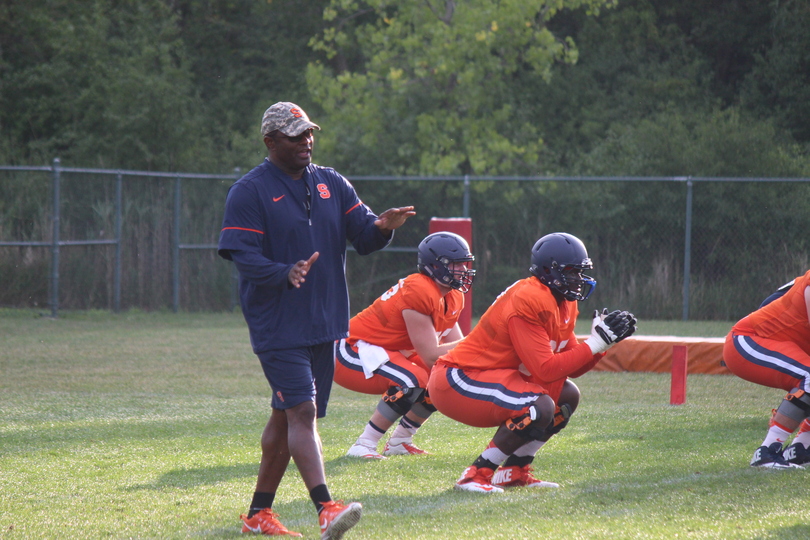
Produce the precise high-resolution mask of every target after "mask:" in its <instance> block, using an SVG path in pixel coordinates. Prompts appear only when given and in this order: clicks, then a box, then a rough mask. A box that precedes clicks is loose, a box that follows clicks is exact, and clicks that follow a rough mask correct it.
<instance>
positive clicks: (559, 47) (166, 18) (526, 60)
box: [0, 0, 810, 318]
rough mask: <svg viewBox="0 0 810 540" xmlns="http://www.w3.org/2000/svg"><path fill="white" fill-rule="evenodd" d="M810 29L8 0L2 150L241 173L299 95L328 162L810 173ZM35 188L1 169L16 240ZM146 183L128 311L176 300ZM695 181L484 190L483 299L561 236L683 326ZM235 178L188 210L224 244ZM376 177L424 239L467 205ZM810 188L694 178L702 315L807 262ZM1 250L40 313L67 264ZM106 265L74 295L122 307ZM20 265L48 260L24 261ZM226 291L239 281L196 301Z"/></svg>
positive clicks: (0, 219) (44, 231) (745, 7)
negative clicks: (413, 213)
mask: <svg viewBox="0 0 810 540" xmlns="http://www.w3.org/2000/svg"><path fill="white" fill-rule="evenodd" d="M808 23H810V4H808V3H807V2H804V1H800V0H786V1H780V2H759V1H757V0H717V1H713V2H706V1H698V0H684V1H682V2H676V3H672V2H667V1H665V0H619V1H615V0H541V1H534V2H527V1H526V0H506V1H504V0H501V1H497V2H496V1H494V0H468V1H465V2H458V1H455V0H397V1H394V0H363V1H361V0H264V1H257V0H137V1H136V0H87V1H85V2H71V1H69V0H43V1H41V2H36V3H33V4H32V3H30V2H23V1H22V0H4V1H3V2H2V3H0V164H7V165H48V164H50V163H51V160H52V159H53V158H54V157H59V158H60V159H61V163H62V165H64V166H67V167H101V168H110V169H115V168H120V169H129V170H151V171H183V172H194V173H218V174H234V168H236V167H238V168H239V169H240V170H242V171H246V170H249V169H250V168H251V167H253V166H255V165H256V164H258V163H259V162H260V161H261V159H263V157H264V156H265V155H266V151H265V149H264V147H263V145H262V142H261V140H260V135H259V121H260V118H261V115H262V113H263V111H264V110H265V109H266V108H267V107H268V106H269V105H270V104H272V103H274V102H276V101H282V100H283V101H293V102H296V103H298V104H299V105H301V106H302V107H304V108H305V109H306V110H307V112H308V113H309V114H310V116H311V118H312V119H313V120H314V121H315V122H317V123H318V124H319V125H321V127H322V128H323V130H322V131H321V132H319V133H318V134H317V136H316V142H315V152H314V160H315V162H317V163H319V164H322V165H328V166H334V167H335V168H336V169H337V170H338V171H340V172H342V173H343V174H345V175H347V176H361V175H403V176H408V175H425V176H429V175H473V176H492V175H500V176H512V175H518V176H519V175H524V176H628V177H632V176H699V177H779V178H796V177H808V176H810V174H809V171H810V167H809V165H810V162H809V161H808V144H810V127H808V126H810V80H808V79H810V37H808V36H809V35H810V30H808V28H810V24H808ZM19 180H20V179H19V178H18V179H16V180H13V181H0V238H2V239H7V240H9V239H11V240H29V239H46V238H47V237H48V235H49V225H48V222H47V215H46V214H47V208H46V207H45V206H44V205H43V204H42V200H41V193H42V192H43V191H42V189H47V182H44V183H43V182H42V181H38V182H27V181H19ZM146 185H147V183H146V182H144V183H143V185H139V187H135V186H134V185H133V186H132V187H129V188H125V196H127V197H129V198H130V199H129V201H128V202H127V203H126V204H127V206H126V208H125V212H126V215H125V221H126V223H125V234H130V235H131V238H133V242H132V245H133V246H135V247H133V248H132V253H131V254H130V255H127V256H129V257H131V259H130V260H131V261H132V262H131V264H129V265H128V266H127V268H128V271H129V272H131V275H130V276H128V277H127V276H125V279H129V280H130V281H131V289H130V293H129V294H130V297H128V298H131V300H129V302H130V304H129V305H138V303H139V302H141V303H143V302H146V304H142V305H143V306H144V307H146V308H149V309H153V308H158V307H159V306H160V305H165V304H161V302H163V300H162V298H163V297H164V296H165V294H164V292H165V286H164V285H162V284H160V285H156V283H158V281H159V280H163V281H162V282H161V283H163V282H165V281H166V275H165V274H166V272H167V271H168V270H166V269H164V268H162V267H161V270H160V271H159V272H157V273H155V272H153V274H154V275H150V273H149V270H148V269H149V268H153V269H155V268H158V267H159V263H158V262H159V261H166V260H168V258H169V254H167V253H164V251H165V249H168V248H167V246H168V245H169V242H168V238H169V237H168V235H169V234H170V230H169V228H168V227H167V223H168V220H169V217H168V214H165V212H167V211H168V210H167V209H166V208H164V207H165V206H166V201H167V200H168V199H167V196H166V194H165V193H164V190H165V189H167V187H166V186H163V185H162V184H160V183H159V182H156V183H154V187H150V188H148V189H147V188H146V187H143V186H146ZM681 187H682V186H675V185H661V186H657V187H656V188H655V189H646V188H645V189H640V188H639V185H638V184H637V183H633V182H623V183H622V182H614V183H608V182H598V183H592V182H573V183H572V182H568V183H566V182H547V183H539V184H531V183H521V182H515V183H510V182H485V181H479V182H476V183H475V184H474V185H473V197H472V203H471V216H472V217H473V227H474V234H473V236H474V246H473V247H474V249H475V250H476V251H477V257H478V261H477V266H478V268H480V269H481V270H482V272H481V281H480V282H479V284H478V285H477V287H478V286H480V289H476V290H480V291H481V293H480V295H479V296H477V297H476V305H477V306H479V307H478V311H480V310H483V309H484V308H485V307H486V303H487V302H488V300H489V299H491V298H492V297H494V295H495V294H497V292H499V291H500V290H502V288H503V287H504V286H506V285H508V284H509V282H510V280H513V279H516V278H518V277H521V275H523V274H524V272H523V270H525V268H524V266H526V264H525V260H524V259H525V258H526V253H528V249H529V247H530V244H531V242H532V239H536V238H537V237H539V236H540V235H542V234H545V233H546V232H551V230H566V231H568V232H571V233H573V234H576V235H577V236H580V237H581V238H583V240H585V242H586V244H587V245H589V246H592V249H593V251H594V259H595V261H596V262H597V269H600V268H601V270H599V271H601V272H602V274H601V276H600V274H599V273H598V272H597V275H596V277H597V278H598V279H600V280H601V281H600V289H599V291H598V294H599V295H600V296H601V295H604V296H601V297H602V298H604V299H605V300H606V301H607V300H611V301H614V300H615V301H619V300H624V299H626V298H629V299H631V301H630V303H631V304H633V306H634V309H635V310H636V312H637V313H639V314H640V315H642V316H644V315H645V311H646V312H647V313H649V314H650V315H654V316H657V317H675V318H677V317H678V316H679V315H680V289H679V288H680V283H681V282H682V279H683V276H682V275H679V273H680V272H681V271H682V270H683V262H682V259H681V258H680V257H681V253H682V247H683V237H682V236H681V235H682V231H683V230H684V223H683V209H684V191H683V189H681ZM226 188H227V186H220V187H219V188H218V189H217V190H216V195H215V196H214V195H213V192H212V191H211V190H210V188H204V187H200V188H193V187H191V186H189V187H188V188H184V189H186V190H187V191H184V193H185V194H186V195H187V197H188V200H189V201H193V204H194V208H191V207H186V208H184V212H186V213H187V214H188V218H189V219H192V218H193V217H194V216H197V217H199V219H200V220H201V222H200V223H201V224H200V225H199V226H198V227H197V228H196V229H195V232H194V234H195V241H200V242H216V236H217V233H218V227H217V223H218V222H219V220H220V218H219V216H220V213H221V210H222V202H223V200H222V197H223V193H224V192H222V190H223V189H226ZM127 189H128V190H129V191H126V190H127ZM195 189H198V191H194V190H195ZM361 189H362V190H363V191H362V192H361V196H362V197H363V198H364V199H365V200H367V202H369V203H370V204H371V205H372V208H375V209H378V210H381V209H384V208H385V207H388V206H392V205H400V204H411V203H413V204H416V205H417V206H418V209H419V210H421V212H422V213H420V216H419V217H418V220H416V221H415V225H414V228H415V230H414V232H413V238H411V236H410V235H407V234H404V235H400V237H401V238H400V239H401V240H406V241H408V242H410V244H408V245H411V246H412V245H414V244H415V242H418V240H419V238H420V237H421V236H420V235H421V234H423V233H424V232H426V230H427V220H428V219H429V218H430V216H431V215H438V216H451V215H460V212H461V207H460V204H459V201H460V196H459V195H460V193H461V191H460V190H461V187H460V185H459V184H458V183H457V182H456V183H442V182H428V183H416V184H412V183H408V182H396V183H383V185H375V186H372V185H371V184H370V183H363V185H361V186H359V187H358V190H361ZM109 190H110V186H109V185H108V184H103V183H102V184H101V185H99V184H94V183H93V182H90V181H89V180H87V181H79V182H73V183H70V186H69V187H66V193H65V197H66V201H67V200H69V201H68V202H66V204H67V205H68V207H69V212H66V213H65V214H64V215H63V227H64V228H65V229H66V230H72V231H75V234H76V235H78V236H79V237H85V236H87V235H88V234H93V235H97V236H98V237H99V238H104V237H108V236H109V234H110V231H111V227H110V223H109V220H110V215H109V212H106V211H105V210H104V209H105V208H108V207H109V204H110V203H109V197H110V192H109ZM806 195H807V189H806V187H804V186H794V185H790V186H789V187H788V185H787V184H785V183H767V184H766V183H751V184H721V183H718V184H700V185H698V186H696V187H695V208H694V215H695V224H694V227H695V228H696V231H695V238H694V240H693V241H694V245H693V250H694V252H695V253H694V256H693V263H692V272H693V273H694V276H693V278H692V283H693V287H694V288H695V289H696V293H698V294H697V296H698V297H699V298H702V302H704V305H703V307H701V309H700V311H699V315H698V316H699V318H700V317H703V318H733V317H735V316H738V315H740V316H741V315H743V314H744V312H745V310H746V309H747V307H749V306H750V307H755V306H754V305H753V304H754V303H755V302H756V299H757V298H758V297H759V296H760V295H762V294H764V293H766V292H767V291H768V290H769V289H770V288H771V287H775V286H778V285H780V284H781V283H782V282H783V280H786V279H788V278H790V277H794V276H792V275H791V273H797V272H799V271H801V270H802V268H804V267H805V266H806V265H807V257H806V254H807V253H808V246H807V242H806V240H805V239H804V235H802V234H801V231H806V230H807V227H808V226H810V223H808V220H810V208H808V205H810V197H808V196H806ZM212 196H213V200H212ZM164 214H165V215H164ZM420 220H422V221H420ZM127 226H130V227H132V229H131V232H129V233H127V232H126V231H127V229H126V227H127ZM84 231H89V232H84ZM65 234H66V235H69V234H68V233H67V232H66V233H65ZM66 237H67V236H66ZM18 251H19V253H18ZM23 251H24V252H25V253H22V252H23ZM66 251H67V250H66ZM12 252H14V253H12ZM0 255H2V256H0V267H1V268H2V269H3V274H4V275H5V276H15V277H13V279H10V278H4V281H5V282H6V283H9V284H11V283H17V285H14V286H9V287H8V288H7V289H6V291H5V292H4V294H3V299H2V303H4V304H7V305H26V303H27V302H30V300H29V299H30V298H31V297H32V295H31V294H30V291H32V290H33V288H36V286H35V283H34V281H35V282H36V283H39V284H40V289H41V286H42V284H44V283H46V281H47V280H41V279H39V278H38V277H37V278H36V279H35V278H34V277H32V276H47V262H48V259H47V254H46V253H45V252H44V251H42V252H37V251H36V250H33V251H32V250H22V249H18V248H3V250H0ZM71 257H74V258H71ZM195 257H198V256H197V255H195ZM96 258H97V259H96ZM104 259H105V256H104V254H101V253H100V254H94V255H92V256H89V255H87V254H75V255H74V254H68V253H66V254H65V256H64V263H63V264H65V265H67V266H69V267H71V268H73V267H75V268H77V269H81V271H77V272H76V273H75V274H76V276H80V277H81V280H79V281H82V282H84V281H87V282H88V284H82V283H78V284H77V285H76V287H77V288H76V292H75V293H73V294H74V295H75V302H76V305H77V306H80V307H104V303H105V302H106V303H107V304H109V296H110V293H109V279H107V278H108V277H109V275H108V274H109V272H110V269H109V268H107V267H105V268H106V269H105V270H104V271H103V274H104V275H99V276H94V275H93V274H92V273H91V272H90V269H91V268H99V267H102V266H103V265H104V264H105V263H103V260H104ZM199 259H200V262H199V263H196V262H195V263H192V262H190V259H189V261H187V262H185V263H184V264H186V265H190V266H189V267H188V269H187V270H188V273H190V274H193V275H195V276H202V275H204V274H206V273H207V272H209V269H210V268H211V266H210V264H211V263H212V262H216V257H215V256H213V258H212V257H209V255H205V256H203V255H202V254H200V255H199ZM93 260H96V262H97V264H94V263H92V261H93ZM763 260H767V261H769V263H768V264H769V268H771V269H772V270H771V271H770V272H767V273H766V274H765V275H764V276H763V275H761V274H759V273H758V271H757V270H756V269H757V268H760V267H761V264H762V261H763ZM21 261H22V263H21ZM150 261H151V262H150ZM156 261H158V262H156ZM412 262H413V261H410V260H408V261H407V264H406V263H392V264H393V266H392V267H386V268H385V269H383V268H382V267H383V266H385V265H384V263H383V259H382V258H380V259H379V261H377V260H375V261H371V262H365V261H364V262H361V263H357V267H356V268H354V267H351V266H352V265H353V264H355V263H354V262H352V261H350V272H351V273H352V274H353V275H355V276H358V279H360V280H364V279H365V278H364V277H361V276H367V275H368V274H369V267H368V265H378V264H379V265H380V268H379V269H377V270H375V268H376V266H374V267H372V268H371V273H372V274H374V273H375V272H376V274H375V275H377V276H378V277H379V284H377V283H376V282H374V283H366V282H365V281H362V283H363V284H364V285H366V284H367V285H368V286H369V287H372V286H373V287H377V286H382V285H383V284H384V282H385V281H386V280H387V279H390V277H391V276H393V275H395V274H401V273H402V272H403V271H412V269H413V265H412ZM23 263H24V265H28V267H29V268H34V269H36V271H31V272H28V273H20V274H15V273H14V271H15V269H16V268H18V267H19V266H20V265H21V264H23ZM71 265H73V266H71ZM156 265H157V266H156ZM141 266H142V267H143V268H142V270H138V269H139V268H140V267H141ZM774 268H777V270H773V269H774ZM215 273H216V274H217V276H216V277H215V278H212V279H215V280H219V281H222V282H223V283H224V285H223V286H221V287H220V286H219V285H216V286H214V285H213V284H212V285H211V286H206V287H195V286H194V285H193V284H192V282H188V283H186V282H184V283H185V285H184V287H185V288H186V289H184V290H188V291H192V292H193V294H194V295H195V296H194V298H195V300H194V302H195V303H194V305H195V306H198V307H200V308H203V309H206V308H212V307H213V308H218V307H221V306H223V305H225V304H227V302H228V301H229V298H228V294H227V290H228V280H229V279H230V275H229V272H228V269H227V268H226V267H222V268H218V269H217V270H216V272H215ZM63 274H65V275H68V274H70V272H67V271H64V270H63ZM26 276H27V277H26ZM66 279H69V278H66ZM76 279H77V280H78V279H79V278H78V277H77V278H76ZM184 279H186V274H184ZM375 279H377V278H375ZM32 280H33V281H32ZM155 280H158V281H155ZM90 282H92V284H89V283H90ZM605 286H607V287H609V288H607V289H606V288H605ZM212 288H216V289H217V290H220V289H221V290H222V291H225V292H221V293H218V294H219V295H220V296H218V297H217V298H216V299H215V300H214V301H211V300H209V299H206V298H203V297H202V296H199V295H200V294H202V292H204V291H205V290H210V289H212ZM66 290H67V289H66ZM86 290H92V291H95V292H94V294H96V296H97V300H93V299H91V297H90V296H88V295H87V294H85V293H83V292H82V291H86ZM369 290H370V291H371V292H370V293H369V294H372V296H373V293H374V292H381V291H376V290H371V289H369ZM189 294H191V293H189ZM35 296H37V297H38V298H39V299H40V300H39V301H41V299H42V298H43V297H45V296H46V295H45V291H42V290H39V292H38V293H37V294H36V295H35ZM732 297H733V298H735V299H734V300H733V301H732V302H730V303H729V302H728V301H727V299H729V298H732ZM371 299H373V298H371ZM367 300H368V301H370V299H366V298H362V299H361V301H360V303H357V302H355V307H362V303H364V302H366V301H367ZM212 302H213V303H212ZM99 303H101V306H99ZM623 305H625V303H623ZM627 305H630V304H627Z"/></svg>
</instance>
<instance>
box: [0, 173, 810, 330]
mask: <svg viewBox="0 0 810 540" xmlns="http://www.w3.org/2000/svg"><path fill="white" fill-rule="evenodd" d="M238 176H239V172H238V171H236V172H235V173H234V174H233V175H201V174H189V173H154V172H151V173H150V172H143V171H116V170H104V169H75V168H62V167H60V166H59V164H58V161H55V162H54V165H53V166H51V167H0V284H2V288H1V289H0V305H2V306H13V307H42V308H43V309H48V310H50V312H51V313H52V314H53V315H56V314H57V312H58V309H60V308H61V309H109V310H113V311H118V310H121V309H132V308H138V309H144V310H159V309H174V310H189V311H197V310H229V309H233V308H234V307H235V306H236V296H235V287H234V271H233V266H232V264H231V263H229V262H226V261H224V260H222V259H220V258H219V257H218V256H217V254H216V243H217V239H218V237H219V230H220V227H221V220H222V210H223V208H224V201H225V195H226V193H227V190H228V187H229V186H230V185H231V184H232V183H233V182H234V181H235V180H236V178H238ZM350 180H351V181H352V183H353V184H354V185H355V187H356V189H357V191H358V194H359V195H360V197H361V198H362V199H363V201H364V202H366V203H367V204H368V205H369V206H371V208H372V209H374V210H375V211H376V212H378V213H379V212H382V211H383V210H385V209H386V208H389V207H392V206H404V205H414V206H415V207H416V209H417V212H418V215H417V216H416V217H415V218H412V219H411V220H409V222H408V223H407V224H406V225H405V226H404V227H402V228H401V229H399V230H398V231H397V233H396V235H395V238H394V242H393V243H392V245H391V247H389V248H387V249H386V250H384V251H382V252H377V253H374V254H372V255H368V256H364V257H361V256H359V255H357V254H356V253H354V252H351V251H350V252H349V255H348V257H347V274H348V276H349V287H350V291H351V297H352V308H353V311H358V310H360V309H362V308H363V307H365V306H366V305H368V304H369V303H370V302H371V301H373V300H374V298H376V297H377V296H379V295H380V294H381V293H382V292H383V291H384V290H385V289H387V288H388V287H390V286H391V285H392V284H393V283H394V282H395V281H396V280H397V279H398V278H399V277H402V276H404V275H406V274H408V273H411V272H413V271H415V268H416V254H415V248H416V246H417V244H418V243H419V241H420V240H421V239H422V238H423V237H424V236H425V235H426V234H427V233H428V226H429V221H430V218H431V217H470V218H471V219H472V224H473V238H472V248H473V252H474V254H475V256H476V262H475V268H476V269H477V271H478V274H477V277H476V282H475V287H474V291H475V292H474V297H473V298H474V306H473V316H474V317H476V316H480V315H481V314H482V313H483V312H484V310H485V309H486V308H487V306H488V305H489V304H490V302H491V301H492V300H493V299H494V298H495V296H496V295H497V294H498V293H500V292H501V291H502V290H503V289H504V288H505V287H507V286H508V285H510V284H511V283H512V282H514V281H515V280H517V279H520V278H522V277H525V276H526V275H528V266H529V259H530V250H531V247H532V245H533V244H534V242H535V240H537V238H539V237H540V236H542V235H544V234H546V233H549V232H555V231H565V232H569V233H571V234H574V235H576V236H578V237H580V238H581V239H582V240H583V241H584V242H585V245H586V246H587V247H588V250H589V253H590V255H591V258H592V259H593V261H594V266H595V268H594V270H593V272H592V274H593V276H594V277H595V278H596V279H597V282H598V285H597V288H596V291H595V293H594V294H593V296H592V297H591V299H589V300H588V304H587V305H588V306H592V307H594V308H596V307H603V306H607V307H610V308H623V309H630V310H632V311H633V312H634V313H636V314H637V315H638V316H639V317H643V318H646V319H694V320H736V319H738V318H740V317H742V316H743V315H745V314H747V313H748V312H750V311H751V310H752V309H754V308H756V307H757V306H758V305H759V302H760V301H761V300H762V299H763V298H764V297H765V296H767V295H768V294H769V293H770V292H771V291H772V290H773V289H774V288H776V287H777V286H779V285H781V284H782V283H784V282H786V281H788V280H789V279H792V278H793V277H795V276H797V275H800V274H802V273H804V272H805V271H806V270H807V269H808V267H810V260H809V259H810V258H809V257H808V254H809V253H810V250H809V249H808V241H807V234H806V231H807V230H810V229H808V225H809V224H810V223H808V221H810V208H808V207H810V179H808V178H688V177H679V178H674V177H645V178H639V177H598V178H583V177H562V178H560V177H556V178H550V177H519V178H518V177H508V178H507V177H455V176H454V177H400V178H392V177H350ZM588 309H590V308H587V309H586V306H583V307H582V311H584V312H587V311H588Z"/></svg>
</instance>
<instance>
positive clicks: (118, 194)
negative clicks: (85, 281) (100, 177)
mask: <svg viewBox="0 0 810 540" xmlns="http://www.w3.org/2000/svg"><path fill="white" fill-rule="evenodd" d="M122 178H123V177H122V175H121V173H120V172H119V173H117V174H116V176H115V269H114V270H113V311H114V312H115V313H120V312H121V224H122V221H123V218H122V216H121V212H122V204H121V199H122V191H123V188H122V184H123V181H122Z"/></svg>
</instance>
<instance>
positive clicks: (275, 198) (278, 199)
mask: <svg viewBox="0 0 810 540" xmlns="http://www.w3.org/2000/svg"><path fill="white" fill-rule="evenodd" d="M283 198H284V195H282V196H281V197H273V202H278V201H280V200H281V199H283Z"/></svg>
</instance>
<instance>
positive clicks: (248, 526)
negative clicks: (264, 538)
mask: <svg viewBox="0 0 810 540" xmlns="http://www.w3.org/2000/svg"><path fill="white" fill-rule="evenodd" d="M245 527H247V528H248V529H250V532H255V533H260V532H262V528H261V527H251V526H250V525H248V524H247V523H245Z"/></svg>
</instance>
